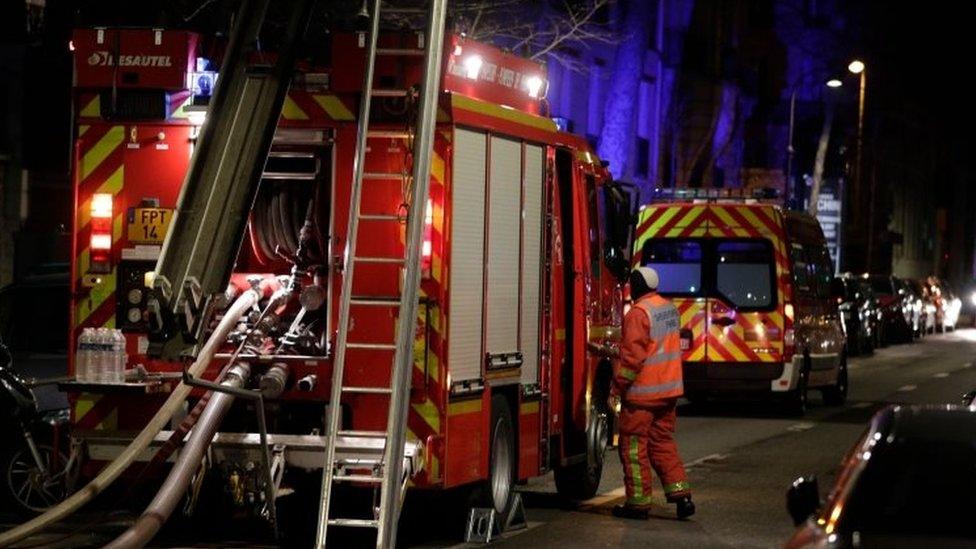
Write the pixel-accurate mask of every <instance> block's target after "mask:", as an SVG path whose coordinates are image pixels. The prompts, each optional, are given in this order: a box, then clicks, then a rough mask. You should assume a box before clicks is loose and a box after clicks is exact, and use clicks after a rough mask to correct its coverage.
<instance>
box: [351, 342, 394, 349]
mask: <svg viewBox="0 0 976 549" xmlns="http://www.w3.org/2000/svg"><path fill="white" fill-rule="evenodd" d="M346 348H347V349H369V350H373V351H395V350H396V345H394V344H392V343H351V342H346Z"/></svg>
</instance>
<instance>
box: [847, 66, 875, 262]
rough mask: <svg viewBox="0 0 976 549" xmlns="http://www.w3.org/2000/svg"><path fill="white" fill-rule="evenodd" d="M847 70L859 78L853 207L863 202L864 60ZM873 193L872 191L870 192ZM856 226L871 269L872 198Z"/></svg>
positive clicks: (859, 205) (872, 250) (872, 243)
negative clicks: (866, 215)
mask: <svg viewBox="0 0 976 549" xmlns="http://www.w3.org/2000/svg"><path fill="white" fill-rule="evenodd" d="M847 70H848V71H850V72H851V74H855V75H858V76H859V77H860V78H859V80H860V84H859V86H858V92H857V145H856V149H855V152H854V193H853V194H854V196H853V198H854V200H853V202H854V204H853V206H854V208H860V207H861V204H862V202H863V197H864V190H863V189H862V187H861V181H862V176H861V172H862V171H863V170H862V160H861V159H862V155H863V154H864V152H863V151H864V95H865V93H866V88H867V71H866V70H865V66H864V62H863V61H861V60H859V59H855V60H853V61H851V62H850V64H849V65H847ZM871 194H872V195H873V194H874V193H873V192H872V193H871ZM857 226H858V228H859V229H861V230H860V231H859V232H860V233H861V234H862V235H864V237H865V238H866V240H867V242H866V244H867V250H866V252H867V253H866V254H865V259H866V265H865V267H866V269H865V270H867V271H870V270H871V267H872V265H873V259H874V256H873V253H874V200H871V203H870V204H869V205H868V223H867V226H866V227H865V226H864V224H863V223H860V222H859V223H858V224H857Z"/></svg>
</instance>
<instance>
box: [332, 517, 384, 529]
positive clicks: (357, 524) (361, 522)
mask: <svg viewBox="0 0 976 549" xmlns="http://www.w3.org/2000/svg"><path fill="white" fill-rule="evenodd" d="M379 524H380V521H378V520H375V519H373V520H366V519H344V518H336V519H329V526H348V527H349V528H376V527H377V526H379Z"/></svg>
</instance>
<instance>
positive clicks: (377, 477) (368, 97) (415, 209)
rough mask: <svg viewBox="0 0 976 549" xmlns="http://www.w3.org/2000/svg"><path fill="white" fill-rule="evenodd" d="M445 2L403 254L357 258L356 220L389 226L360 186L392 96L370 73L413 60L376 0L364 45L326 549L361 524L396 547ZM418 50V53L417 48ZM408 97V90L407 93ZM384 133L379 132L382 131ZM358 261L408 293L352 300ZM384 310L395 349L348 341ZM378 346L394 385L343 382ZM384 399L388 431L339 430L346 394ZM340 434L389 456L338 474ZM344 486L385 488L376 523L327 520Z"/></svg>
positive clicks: (430, 20)
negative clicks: (339, 531) (381, 269)
mask: <svg viewBox="0 0 976 549" xmlns="http://www.w3.org/2000/svg"><path fill="white" fill-rule="evenodd" d="M446 10H447V0H431V1H430V4H429V7H428V13H427V29H426V33H425V34H426V41H425V44H424V50H425V51H424V56H425V59H424V73H423V83H422V87H421V90H420V107H419V109H418V114H417V121H416V138H415V139H414V150H413V158H414V163H413V172H412V178H413V183H412V185H411V196H410V207H409V212H408V214H407V235H406V243H405V250H406V252H405V257H361V256H359V255H357V251H356V242H357V237H358V229H359V221H360V220H368V221H370V222H377V221H384V220H380V219H377V216H367V215H364V214H361V212H360V206H361V195H362V185H363V179H364V174H365V155H366V149H367V140H368V139H370V137H371V131H370V125H369V115H370V106H371V101H372V98H373V97H374V96H377V97H382V96H387V95H388V93H389V90H377V89H374V88H373V73H374V68H375V64H376V57H377V56H378V55H409V54H410V53H413V52H404V51H403V50H400V49H396V48H389V49H386V48H378V47H377V35H378V34H379V22H380V21H379V20H380V0H373V1H372V9H371V14H370V17H371V20H370V24H371V28H370V30H369V36H368V40H367V44H366V47H367V49H366V66H365V72H364V76H363V88H362V99H361V101H360V105H359V120H358V131H357V136H356V156H355V161H354V165H353V181H352V189H351V192H350V207H349V224H348V230H347V232H346V234H347V243H346V249H345V254H344V267H345V272H344V273H343V279H342V293H341V297H340V302H339V326H338V333H337V336H336V345H335V354H334V357H335V358H334V360H333V373H332V392H331V397H330V399H329V402H330V406H329V407H328V418H327V425H326V437H327V438H326V445H325V463H324V467H323V472H322V493H321V499H320V502H319V504H320V507H319V518H318V525H317V529H316V537H315V546H316V547H317V548H321V547H325V544H326V535H327V533H328V532H329V531H330V529H331V528H335V527H358V528H373V529H376V547H378V548H389V547H393V545H394V544H395V541H396V528H397V521H398V519H399V515H400V507H401V505H402V502H403V494H404V490H405V488H406V480H407V479H406V475H405V474H404V465H403V459H404V454H405V451H406V450H405V447H406V431H407V415H408V405H409V392H410V381H411V369H412V367H413V338H414V333H415V330H416V318H417V298H418V293H419V288H420V272H421V253H422V240H423V228H424V213H425V207H426V203H427V194H428V186H429V179H430V164H431V154H432V149H433V144H434V132H435V129H436V115H437V99H438V96H439V91H440V82H439V79H440V69H441V57H442V53H443V44H444V22H445V14H446ZM415 51H416V50H415ZM402 93H403V94H404V95H406V93H407V91H406V90H404V91H403V92H402ZM378 133H380V132H376V134H378ZM387 217H389V219H385V221H387V222H391V223H397V222H398V220H397V219H396V217H395V216H387ZM357 263H395V264H399V263H402V264H403V265H404V268H405V271H406V274H405V278H404V282H403V285H402V287H403V289H402V291H401V292H400V296H399V297H398V298H391V299H388V300H385V301H384V300H379V301H378V300H376V299H375V298H372V299H364V298H362V297H357V296H354V295H353V293H352V292H353V280H354V278H355V267H356V264H357ZM376 306H383V307H389V308H390V309H393V310H396V311H397V313H398V319H397V330H396V342H395V343H393V344H385V343H383V344H377V343H363V342H354V341H349V340H348V334H349V329H350V321H349V320H350V309H351V308H353V307H376ZM356 348H359V349H379V348H383V349H386V350H389V351H394V359H393V364H392V368H393V372H392V376H391V378H392V381H391V384H390V386H389V387H353V386H349V385H347V384H345V382H344V376H343V373H344V368H345V361H346V351H347V349H356ZM350 394H380V395H389V400H388V402H389V411H388V419H387V425H386V430H385V431H365V432H363V431H342V430H340V420H341V416H342V411H341V410H342V407H341V406H340V402H341V400H342V397H343V395H350ZM342 437H364V438H375V439H382V440H383V441H384V451H383V458H382V462H380V463H378V464H376V465H377V466H375V467H373V468H372V469H371V473H369V474H366V475H337V474H336V471H337V469H339V468H341V467H343V465H344V464H343V463H342V462H341V460H338V459H337V458H336V445H337V443H338V442H339V441H340V439H341V438H342ZM339 482H354V483H358V484H373V485H374V487H375V485H377V484H378V485H379V486H380V499H379V506H378V508H376V509H374V513H373V518H372V519H359V518H338V517H336V518H330V517H329V508H330V503H331V499H332V493H333V488H334V486H335V484H337V483H339Z"/></svg>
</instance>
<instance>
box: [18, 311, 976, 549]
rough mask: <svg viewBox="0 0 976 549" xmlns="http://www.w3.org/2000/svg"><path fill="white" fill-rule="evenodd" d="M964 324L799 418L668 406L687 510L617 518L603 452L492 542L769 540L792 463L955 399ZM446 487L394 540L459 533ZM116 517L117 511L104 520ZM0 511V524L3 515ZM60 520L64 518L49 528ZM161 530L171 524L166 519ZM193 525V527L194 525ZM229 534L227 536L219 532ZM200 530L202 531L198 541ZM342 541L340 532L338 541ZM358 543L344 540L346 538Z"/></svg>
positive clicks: (878, 360) (611, 464) (875, 364)
mask: <svg viewBox="0 0 976 549" xmlns="http://www.w3.org/2000/svg"><path fill="white" fill-rule="evenodd" d="M974 362H976V330H960V331H958V332H955V333H950V334H945V335H936V336H930V337H927V338H925V339H924V340H922V341H921V342H917V343H913V344H908V345H899V346H893V347H889V348H886V349H882V350H880V351H878V352H877V353H876V354H875V355H874V356H871V357H867V358H857V359H852V360H851V361H850V397H849V400H848V403H847V404H846V405H845V406H843V407H838V408H830V407H826V406H824V405H823V404H822V403H821V402H820V399H819V398H817V397H816V396H815V394H814V397H813V398H811V409H810V411H809V412H808V413H807V415H806V416H805V417H803V418H785V417H782V416H779V415H777V413H776V412H775V411H771V409H770V408H771V406H768V405H762V404H748V403H711V404H708V405H706V406H696V407H692V406H691V405H683V406H681V407H680V408H679V420H678V427H677V430H678V433H677V439H678V444H679V449H680V452H681V455H682V457H683V458H684V460H685V463H686V464H687V465H688V466H689V476H690V480H691V482H692V486H693V490H694V500H695V503H696V505H697V507H698V514H697V515H695V516H694V517H693V518H692V519H691V520H689V521H678V520H676V519H675V518H674V509H673V507H672V506H670V505H668V504H667V503H665V501H664V499H663V497H662V496H661V494H660V493H659V492H658V493H657V494H655V503H656V505H655V509H654V513H653V517H652V518H651V519H650V520H647V521H633V520H622V519H617V518H614V517H613V516H611V515H610V510H611V508H612V507H613V505H615V504H617V503H620V502H622V501H623V477H622V472H621V468H620V464H619V461H618V460H617V457H616V453H615V452H613V453H612V454H608V456H607V459H608V462H607V466H606V468H605V471H604V476H603V481H602V483H601V490H600V494H599V495H598V496H597V497H595V498H593V499H592V500H590V501H588V502H585V503H584V504H582V505H579V506H573V507H567V506H566V504H565V503H564V502H563V501H562V500H561V499H560V498H558V497H557V496H556V494H555V486H554V484H553V482H552V477H551V476H549V477H543V478H540V479H535V480H533V481H531V482H530V483H529V484H528V485H527V486H524V487H522V488H521V491H522V492H521V493H522V497H523V499H524V501H525V506H526V515H527V520H528V527H527V528H525V529H522V530H519V531H514V532H509V533H507V534H505V535H504V536H503V537H502V538H501V539H499V540H498V541H497V542H496V544H497V546H499V547H506V548H521V547H533V548H535V547H560V548H561V549H565V548H571V547H588V548H589V547H637V546H658V547H660V546H662V545H665V544H666V545H667V546H669V547H694V548H695V549H703V548H708V547H776V546H781V545H782V543H783V542H784V541H785V540H786V539H787V538H788V537H789V536H790V534H791V533H792V531H793V527H792V525H791V522H790V519H789V517H788V515H787V513H786V511H785V507H784V494H785V490H786V487H787V486H788V485H789V483H790V482H791V481H792V480H793V479H794V478H795V477H796V476H798V475H801V474H808V473H814V474H816V475H817V476H818V477H819V478H820V482H821V489H822V490H823V491H826V490H828V489H829V487H830V486H831V485H832V483H833V479H834V476H835V474H836V472H837V468H838V464H839V462H840V459H841V457H842V455H843V454H844V453H845V452H846V450H847V449H848V448H849V446H850V445H851V444H852V443H853V442H854V441H855V439H856V438H857V436H858V435H859V434H860V433H861V432H862V431H863V429H864V427H865V425H866V422H867V421H868V419H869V418H870V417H871V415H872V414H873V413H874V411H876V410H877V409H879V408H881V407H883V406H885V405H887V404H893V403H913V404H914V403H947V402H952V403H955V402H958V401H959V399H960V396H961V395H962V393H964V392H965V391H968V390H970V389H973V388H976V367H973V364H974ZM461 507H462V505H460V504H459V502H458V501H457V500H456V499H452V498H449V497H448V498H443V500H441V501H438V500H430V499H423V498H421V499H418V498H416V497H413V499H410V498H408V508H407V510H406V511H405V512H406V515H405V517H404V521H402V523H401V534H402V535H401V545H404V546H407V547H445V546H452V545H457V544H458V542H459V540H460V538H459V536H460V533H461V524H460V523H461V521H460V520H459V519H458V516H459V514H460V513H459V512H458V509H459V508H461ZM126 518H127V517H124V516H112V517H106V516H103V517H102V518H101V520H100V521H99V522H100V524H98V526H97V527H95V528H88V529H87V531H86V532H85V533H83V534H81V535H78V536H72V537H69V538H65V537H64V536H63V535H53V536H51V537H47V536H45V537H39V538H35V539H34V540H33V543H42V544H44V543H45V540H46V541H48V542H54V543H53V545H57V546H62V547H77V546H83V545H87V546H91V545H99V544H100V543H104V542H105V541H107V540H108V539H110V536H111V535H112V534H113V533H118V532H119V531H120V528H121V527H122V525H123V524H124V523H125V522H126ZM116 519H117V520H116ZM8 520H9V519H7V520H4V518H3V517H0V528H5V526H6V525H9V524H10V523H9V522H8ZM69 528H71V525H65V526H64V528H63V529H62V530H61V531H62V532H64V531H65V530H66V529H69ZM171 533H172V531H171ZM178 534H179V535H177V536H176V538H172V537H168V536H167V535H165V533H164V536H163V537H162V539H158V540H157V541H156V543H158V544H159V545H158V546H187V545H191V546H197V547H201V546H202V547H221V546H224V547H226V546H256V545H255V540H251V541H248V540H247V539H246V538H244V539H238V538H240V536H231V537H220V536H216V537H215V535H214V533H213V532H205V531H203V530H197V531H196V532H193V531H190V532H188V531H186V530H182V531H180V532H178ZM197 534H199V535H197ZM232 537H233V538H234V541H233V542H232V541H231V538H232ZM204 540H205V541H204ZM347 545H348V544H347ZM353 545H359V543H354V544H352V545H348V546H353Z"/></svg>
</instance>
